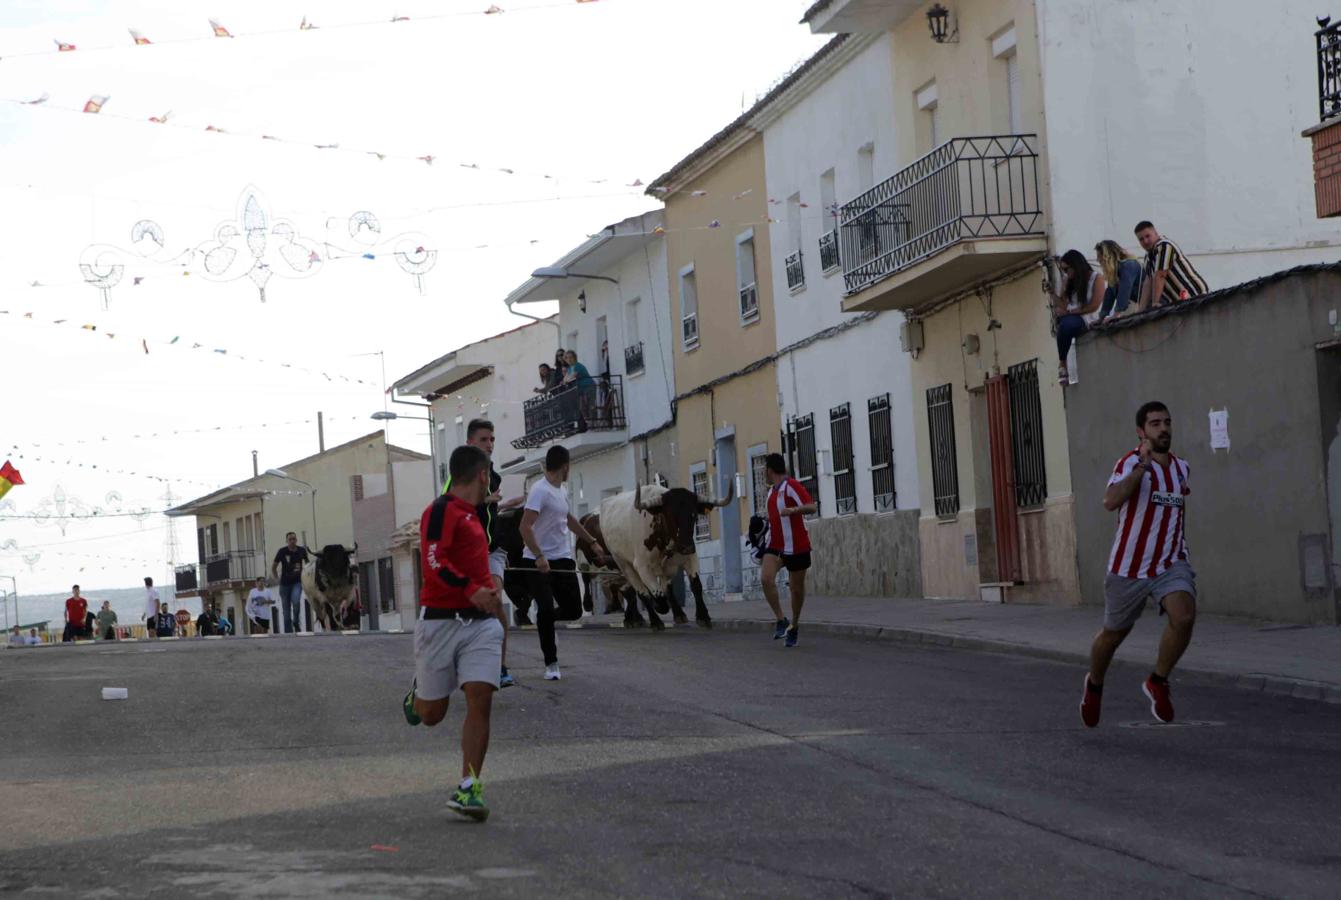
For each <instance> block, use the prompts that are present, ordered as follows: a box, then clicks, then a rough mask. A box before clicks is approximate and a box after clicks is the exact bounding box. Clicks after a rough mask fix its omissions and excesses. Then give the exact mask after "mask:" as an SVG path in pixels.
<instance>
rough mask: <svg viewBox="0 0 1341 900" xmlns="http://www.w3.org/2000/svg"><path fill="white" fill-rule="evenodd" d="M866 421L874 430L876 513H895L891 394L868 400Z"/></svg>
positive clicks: (873, 482)
mask: <svg viewBox="0 0 1341 900" xmlns="http://www.w3.org/2000/svg"><path fill="white" fill-rule="evenodd" d="M866 423H867V428H868V430H869V431H870V433H871V492H872V494H873V495H874V500H875V511H876V512H892V511H893V510H894V509H895V506H896V503H895V498H894V427H893V422H892V420H891V418H890V412H889V394H881V395H880V396H879V397H872V398H871V399H869V400H867V401H866Z"/></svg>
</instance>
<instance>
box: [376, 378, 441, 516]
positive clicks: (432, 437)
mask: <svg viewBox="0 0 1341 900" xmlns="http://www.w3.org/2000/svg"><path fill="white" fill-rule="evenodd" d="M396 402H401V403H403V402H404V401H396ZM415 405H418V404H415ZM428 413H429V414H428V415H427V416H405V415H401V414H400V413H395V412H390V411H388V410H378V411H377V412H375V413H373V414H372V415H371V416H370V417H369V418H371V419H372V420H373V421H375V422H394V421H396V420H397V419H414V420H415V421H416V422H427V423H428V464H429V465H430V466H432V467H433V495H434V496H435V497H436V496H437V494H438V436H437V435H436V434H435V433H434V431H433V407H432V406H430V407H428Z"/></svg>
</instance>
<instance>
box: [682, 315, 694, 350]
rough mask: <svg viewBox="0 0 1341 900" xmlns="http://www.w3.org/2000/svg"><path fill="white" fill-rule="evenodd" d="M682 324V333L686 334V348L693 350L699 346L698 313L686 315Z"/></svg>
mask: <svg viewBox="0 0 1341 900" xmlns="http://www.w3.org/2000/svg"><path fill="white" fill-rule="evenodd" d="M680 324H681V334H682V335H683V336H684V348H685V349H686V350H692V349H693V348H694V347H697V346H698V313H691V314H690V315H687V316H685V317H684V320H683V321H682V322H681V323H680Z"/></svg>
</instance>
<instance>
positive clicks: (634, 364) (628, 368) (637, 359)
mask: <svg viewBox="0 0 1341 900" xmlns="http://www.w3.org/2000/svg"><path fill="white" fill-rule="evenodd" d="M645 367H646V366H645V364H644V362H643V342H642V341H639V342H638V343H636V344H634V345H633V346H632V347H625V348H624V374H625V375H637V374H638V373H639V372H641V371H642V370H643V369H644V368H645Z"/></svg>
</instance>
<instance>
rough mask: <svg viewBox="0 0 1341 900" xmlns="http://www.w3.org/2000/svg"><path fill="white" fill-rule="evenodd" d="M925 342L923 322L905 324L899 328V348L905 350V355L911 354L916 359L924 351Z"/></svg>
mask: <svg viewBox="0 0 1341 900" xmlns="http://www.w3.org/2000/svg"><path fill="white" fill-rule="evenodd" d="M924 340H925V336H924V335H923V331H922V323H921V322H919V321H911V322H904V323H903V324H902V325H900V326H899V346H900V347H902V348H903V352H904V353H911V354H913V356H914V357H916V356H917V354H918V353H920V352H921V351H922V347H923V341H924Z"/></svg>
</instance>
